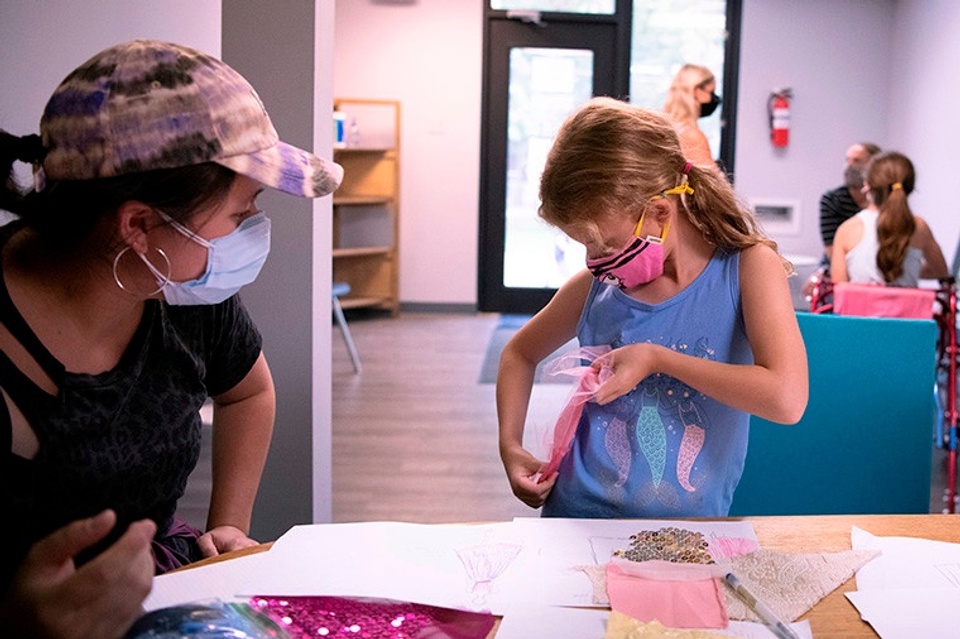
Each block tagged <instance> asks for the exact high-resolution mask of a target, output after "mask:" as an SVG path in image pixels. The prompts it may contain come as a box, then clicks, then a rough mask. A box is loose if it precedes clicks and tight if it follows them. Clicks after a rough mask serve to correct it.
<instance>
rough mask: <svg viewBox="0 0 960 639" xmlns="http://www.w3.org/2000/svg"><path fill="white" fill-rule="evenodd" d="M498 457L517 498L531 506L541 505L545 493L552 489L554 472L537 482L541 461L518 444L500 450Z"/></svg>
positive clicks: (547, 493)
mask: <svg viewBox="0 0 960 639" xmlns="http://www.w3.org/2000/svg"><path fill="white" fill-rule="evenodd" d="M500 457H501V458H502V459H503V467H504V468H505V469H506V471H507V479H508V480H509V481H510V488H511V489H512V490H513V494H514V495H516V496H517V499H519V500H520V501H522V502H523V503H525V504H526V505H527V506H530V507H531V508H539V507H540V506H542V505H543V502H545V501H546V500H547V495H549V494H550V491H551V490H553V485H554V484H555V483H556V481H557V474H556V473H554V474H553V476H552V477H548V478H547V479H546V480H544V481H542V482H540V483H537V481H538V480H539V479H540V476H539V471H540V468H541V467H542V466H543V462H542V461H540V460H539V459H537V458H536V457H534V456H533V455H531V454H530V453H528V452H527V451H526V450H524V449H523V448H520V447H519V446H518V447H516V448H514V449H511V450H508V451H504V452H502V453H501V455H500Z"/></svg>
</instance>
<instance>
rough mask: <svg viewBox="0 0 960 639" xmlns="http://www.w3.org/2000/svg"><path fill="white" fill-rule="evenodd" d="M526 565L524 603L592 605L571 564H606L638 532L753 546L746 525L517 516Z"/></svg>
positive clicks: (587, 587) (590, 589) (587, 588)
mask: <svg viewBox="0 0 960 639" xmlns="http://www.w3.org/2000/svg"><path fill="white" fill-rule="evenodd" d="M513 523H514V524H515V525H516V527H517V532H518V533H519V534H520V535H521V539H522V543H523V546H524V548H525V550H526V551H529V553H530V554H531V555H532V556H531V561H530V563H528V564H525V565H524V569H526V570H530V572H529V575H528V581H527V583H528V589H529V590H530V593H529V595H528V596H527V598H526V600H527V601H534V602H537V601H539V602H540V604H541V605H556V606H577V607H596V606H597V604H594V603H593V587H592V585H591V583H590V580H589V579H588V578H587V576H586V575H585V574H584V572H583V571H582V570H579V569H577V568H576V567H577V566H593V565H603V564H606V563H607V561H609V559H610V553H611V552H612V550H614V549H626V548H628V547H629V545H630V535H633V534H636V533H637V532H639V531H641V530H659V529H660V528H666V527H675V528H682V529H685V530H690V531H693V532H700V533H702V534H703V535H704V537H705V538H706V539H707V541H708V542H709V541H710V540H713V539H718V538H723V539H743V540H747V541H748V542H749V543H750V544H752V545H753V546H754V547H755V548H756V547H759V544H758V542H757V536H756V533H755V532H754V530H753V525H752V524H751V523H750V522H749V521H732V522H731V521H724V522H707V521H696V522H693V521H670V520H663V519H651V520H644V519H562V518H533V517H518V518H516V519H514V520H513Z"/></svg>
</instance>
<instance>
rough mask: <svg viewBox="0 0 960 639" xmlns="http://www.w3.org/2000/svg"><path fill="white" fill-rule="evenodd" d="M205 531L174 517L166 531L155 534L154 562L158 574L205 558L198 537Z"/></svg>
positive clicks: (153, 546) (153, 544) (153, 545)
mask: <svg viewBox="0 0 960 639" xmlns="http://www.w3.org/2000/svg"><path fill="white" fill-rule="evenodd" d="M202 534H203V533H202V532H200V531H199V530H197V529H196V528H194V527H193V526H191V525H190V524H188V523H187V522H185V521H182V520H180V519H174V520H173V523H172V524H171V525H170V528H168V529H167V531H166V532H165V533H163V534H162V535H161V534H158V535H156V536H154V538H153V543H152V544H151V545H152V549H153V564H154V566H155V568H156V574H158V575H162V574H163V573H165V572H168V571H170V570H173V569H174V568H179V567H180V566H186V565H187V564H191V563H193V562H195V561H199V560H200V559H203V555H202V554H201V552H200V546H199V545H198V544H197V539H199V538H200V535H202Z"/></svg>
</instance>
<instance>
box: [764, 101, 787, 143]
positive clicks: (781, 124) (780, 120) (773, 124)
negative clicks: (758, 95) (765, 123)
mask: <svg viewBox="0 0 960 639" xmlns="http://www.w3.org/2000/svg"><path fill="white" fill-rule="evenodd" d="M792 97H793V92H792V91H791V90H790V89H774V91H773V93H771V94H770V99H769V101H768V103H767V113H768V114H769V116H770V140H771V142H773V146H775V147H785V146H787V144H789V142H790V99H791V98H792Z"/></svg>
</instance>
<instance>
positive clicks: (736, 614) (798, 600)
mask: <svg viewBox="0 0 960 639" xmlns="http://www.w3.org/2000/svg"><path fill="white" fill-rule="evenodd" d="M879 554H880V551H878V550H844V551H841V552H832V553H784V552H776V551H773V550H758V551H757V552H755V553H751V554H749V555H743V556H742V557H734V559H733V572H734V574H736V575H737V577H739V578H740V581H742V582H743V584H744V585H745V586H746V587H747V589H748V590H750V591H751V592H752V593H753V594H754V595H756V596H757V598H758V599H760V600H761V601H762V602H764V603H765V604H767V606H768V607H769V608H770V609H771V610H772V611H773V612H774V614H776V615H777V616H778V617H780V618H781V619H784V620H787V621H796V620H797V619H798V618H799V617H800V616H801V615H803V614H804V613H806V612H807V611H808V610H810V609H811V608H813V607H814V606H815V605H816V604H817V602H818V601H820V600H821V599H823V598H824V597H826V596H827V595H829V594H830V593H831V592H833V591H834V590H836V589H837V588H838V587H840V586H841V585H842V584H843V583H844V582H845V581H847V580H848V579H850V578H851V577H853V575H854V574H855V573H856V572H857V570H859V569H860V568H861V567H862V566H864V565H865V564H866V563H867V562H868V561H870V560H871V559H873V558H874V557H877V556H878V555H879ZM726 596H727V611H728V612H729V614H730V618H731V619H742V620H745V621H760V619H759V618H758V617H757V616H756V615H754V614H753V612H752V611H751V610H750V609H749V608H747V606H746V604H745V603H743V601H741V600H740V598H739V597H737V596H736V595H735V594H734V593H733V592H731V591H730V589H726Z"/></svg>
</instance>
